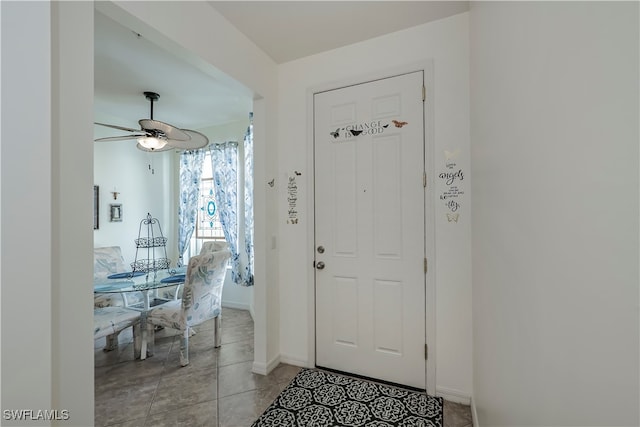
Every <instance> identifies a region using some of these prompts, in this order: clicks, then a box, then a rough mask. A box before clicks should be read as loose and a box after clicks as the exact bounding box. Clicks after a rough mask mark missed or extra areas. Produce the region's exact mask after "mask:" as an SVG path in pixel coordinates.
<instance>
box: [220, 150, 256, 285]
mask: <svg viewBox="0 0 640 427" xmlns="http://www.w3.org/2000/svg"><path fill="white" fill-rule="evenodd" d="M209 147H210V148H209V149H210V152H211V166H212V169H213V184H214V187H215V192H216V200H217V201H218V208H219V210H218V212H219V214H220V222H221V223H222V230H223V231H224V238H225V240H226V241H227V244H228V245H229V249H230V250H231V278H232V279H233V282H234V283H237V284H239V285H243V286H251V285H252V284H253V278H250V279H248V278H247V277H246V264H247V259H246V254H244V253H242V252H245V251H244V248H245V246H244V245H243V246H242V248H241V247H240V243H241V241H240V239H239V236H238V143H237V142H225V143H221V144H211V145H210V146H209Z"/></svg>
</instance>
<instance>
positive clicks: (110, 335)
mask: <svg viewBox="0 0 640 427" xmlns="http://www.w3.org/2000/svg"><path fill="white" fill-rule="evenodd" d="M130 326H131V327H133V353H134V356H135V358H136V359H138V358H140V353H141V349H142V341H141V338H142V335H141V332H142V331H141V329H140V311H138V310H132V309H130V308H125V307H97V308H94V309H93V339H94V340H97V339H99V338H104V337H106V338H107V340H106V341H107V342H106V344H105V346H104V351H112V350H115V349H116V348H118V335H119V334H120V332H122V331H123V330H125V329H126V328H128V327H130Z"/></svg>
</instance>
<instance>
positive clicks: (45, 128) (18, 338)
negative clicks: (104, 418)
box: [0, 2, 93, 425]
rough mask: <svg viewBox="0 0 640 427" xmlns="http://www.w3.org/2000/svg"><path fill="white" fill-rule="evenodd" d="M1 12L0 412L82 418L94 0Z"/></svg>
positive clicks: (13, 6) (89, 367)
mask: <svg viewBox="0 0 640 427" xmlns="http://www.w3.org/2000/svg"><path fill="white" fill-rule="evenodd" d="M0 10H1V13H2V26H1V28H2V145H1V151H2V191H1V194H2V202H1V203H2V224H1V227H2V305H1V311H2V313H1V315H2V347H1V348H2V409H15V410H19V409H27V408H31V409H34V410H38V409H42V410H45V409H47V410H50V409H57V410H63V409H66V410H68V411H69V416H70V417H71V418H70V419H69V420H67V421H61V422H59V424H61V425H91V424H92V423H93V362H92V345H91V341H92V326H91V324H92V323H91V318H92V315H93V312H92V310H91V306H92V305H91V300H92V291H91V287H90V286H89V287H87V283H90V282H91V235H92V234H91V202H90V200H91V194H92V192H91V189H92V161H91V158H92V150H93V148H92V145H91V144H87V141H90V140H91V137H92V132H91V128H92V125H91V120H92V117H91V110H92V108H91V103H92V96H93V45H92V38H91V34H92V33H93V7H92V5H91V3H87V2H83V3H75V4H73V5H72V4H70V3H64V2H62V3H58V2H55V3H48V2H29V3H22V2H2V4H1V6H0ZM25 22H28V23H30V27H31V26H32V28H30V30H29V31H27V32H25V31H24V23H25ZM78 34H83V35H85V37H78ZM17 40H19V41H20V42H19V43H18V42H16V41H17ZM25 50H26V51H29V52H30V53H31V54H29V55H25V54H24V52H25ZM4 424H11V425H33V421H31V420H27V421H25V422H22V423H14V422H9V421H5V420H3V425H4ZM40 425H50V423H49V422H42V423H40Z"/></svg>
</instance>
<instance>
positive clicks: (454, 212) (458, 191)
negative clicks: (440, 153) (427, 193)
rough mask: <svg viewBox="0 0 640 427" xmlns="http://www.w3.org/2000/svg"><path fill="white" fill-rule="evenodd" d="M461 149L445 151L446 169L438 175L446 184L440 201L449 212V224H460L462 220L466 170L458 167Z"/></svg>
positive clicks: (447, 215) (447, 214)
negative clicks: (462, 199)
mask: <svg viewBox="0 0 640 427" xmlns="http://www.w3.org/2000/svg"><path fill="white" fill-rule="evenodd" d="M459 155H460V149H456V150H454V151H448V150H444V160H445V162H444V168H443V169H442V170H441V172H440V173H438V178H439V179H440V180H441V181H442V182H443V183H444V186H445V187H444V189H443V190H442V192H441V193H440V200H442V201H443V202H444V205H445V206H446V208H447V210H448V212H447V213H446V217H447V222H454V223H455V222H458V219H459V218H460V210H461V209H460V208H461V198H462V197H461V196H463V195H464V183H463V181H464V178H465V176H464V175H465V174H464V170H463V169H462V168H461V167H458V165H457V163H456V162H457V158H458V156H459Z"/></svg>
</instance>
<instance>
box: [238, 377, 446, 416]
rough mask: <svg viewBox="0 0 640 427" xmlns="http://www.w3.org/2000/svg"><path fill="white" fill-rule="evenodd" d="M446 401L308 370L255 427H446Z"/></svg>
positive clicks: (285, 390)
mask: <svg viewBox="0 0 640 427" xmlns="http://www.w3.org/2000/svg"><path fill="white" fill-rule="evenodd" d="M442 408H443V402H442V398H441V397H433V396H427V395H426V394H424V393H420V392H415V391H410V390H405V389H402V388H398V387H393V386H389V385H384V384H377V383H373V382H369V381H364V380H360V379H356V378H350V377H346V376H344V375H339V374H334V373H330V372H322V371H318V370H316V369H303V370H302V371H300V373H298V375H296V376H295V378H294V379H293V380H292V381H291V383H290V384H289V385H288V386H287V387H286V388H285V389H284V390H282V392H281V393H280V394H279V395H278V397H276V399H275V400H274V402H273V403H272V404H271V405H270V406H269V407H268V408H267V409H266V410H265V411H264V413H263V414H262V415H261V416H260V418H258V419H257V420H256V421H255V422H254V423H253V424H252V426H251V427H275V426H277V427H289V426H291V427H294V426H295V427H330V426H363V427H394V426H402V427H409V426H411V427H414V426H416V427H442V417H443V410H442Z"/></svg>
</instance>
